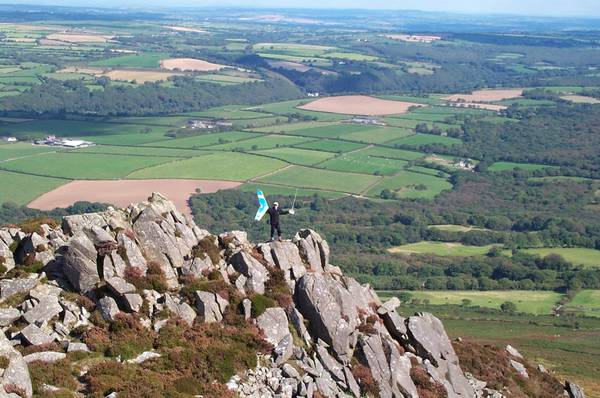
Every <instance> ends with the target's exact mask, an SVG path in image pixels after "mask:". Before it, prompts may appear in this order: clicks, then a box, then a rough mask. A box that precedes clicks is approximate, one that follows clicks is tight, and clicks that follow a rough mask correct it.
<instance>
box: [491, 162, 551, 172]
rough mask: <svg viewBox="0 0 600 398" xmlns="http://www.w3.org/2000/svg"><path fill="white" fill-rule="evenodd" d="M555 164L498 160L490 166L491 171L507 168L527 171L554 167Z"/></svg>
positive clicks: (505, 169)
mask: <svg viewBox="0 0 600 398" xmlns="http://www.w3.org/2000/svg"><path fill="white" fill-rule="evenodd" d="M552 167H554V166H547V165H544V164H535V163H514V162H496V163H493V164H491V165H490V166H489V167H488V170H489V171H507V170H514V169H520V170H527V171H535V170H541V169H547V168H552Z"/></svg>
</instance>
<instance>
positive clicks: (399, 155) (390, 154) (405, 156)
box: [360, 147, 425, 160]
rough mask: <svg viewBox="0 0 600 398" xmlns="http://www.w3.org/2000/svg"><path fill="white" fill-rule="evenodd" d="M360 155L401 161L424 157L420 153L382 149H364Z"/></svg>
mask: <svg viewBox="0 0 600 398" xmlns="http://www.w3.org/2000/svg"><path fill="white" fill-rule="evenodd" d="M360 153H363V154H365V155H371V156H379V157H382V158H392V159H402V160H416V159H420V158H422V157H424V156H425V154H424V153H422V152H414V151H406V150H403V149H394V148H384V147H371V148H366V149H364V150H362V151H360Z"/></svg>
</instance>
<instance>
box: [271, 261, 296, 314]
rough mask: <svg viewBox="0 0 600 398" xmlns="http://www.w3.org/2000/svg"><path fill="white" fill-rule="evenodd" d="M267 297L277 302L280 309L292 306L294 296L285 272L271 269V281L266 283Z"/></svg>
mask: <svg viewBox="0 0 600 398" xmlns="http://www.w3.org/2000/svg"><path fill="white" fill-rule="evenodd" d="M265 296H267V297H269V298H270V299H273V300H275V301H277V303H278V304H279V306H280V307H283V308H289V307H290V306H291V305H292V303H293V300H292V295H291V292H290V288H289V286H288V284H287V281H286V280H285V274H284V271H283V270H281V269H279V268H269V279H268V280H267V282H266V283H265Z"/></svg>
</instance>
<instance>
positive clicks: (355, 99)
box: [298, 95, 424, 116]
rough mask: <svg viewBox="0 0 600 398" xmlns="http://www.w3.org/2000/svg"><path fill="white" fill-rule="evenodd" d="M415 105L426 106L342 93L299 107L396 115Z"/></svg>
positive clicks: (345, 112)
mask: <svg viewBox="0 0 600 398" xmlns="http://www.w3.org/2000/svg"><path fill="white" fill-rule="evenodd" d="M413 106H424V105H423V104H416V103H414V102H403V101H392V100H384V99H380V98H374V97H369V96H366V95H342V96H339V97H327V98H320V99H318V100H315V101H312V102H309V103H308V104H304V105H301V106H299V107H298V108H299V109H304V110H307V111H316V112H327V113H341V114H345V115H372V116H383V115H395V114H399V113H406V112H408V110H409V109H410V108H411V107H413Z"/></svg>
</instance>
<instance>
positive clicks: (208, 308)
mask: <svg viewBox="0 0 600 398" xmlns="http://www.w3.org/2000/svg"><path fill="white" fill-rule="evenodd" d="M228 305H229V303H228V302H227V300H225V299H224V298H223V297H221V296H219V295H218V294H217V293H212V292H203V291H197V292H196V308H197V309H198V314H199V315H200V316H201V317H203V318H204V322H206V323H212V322H220V321H222V320H223V314H224V313H225V309H226V308H227V306H228Z"/></svg>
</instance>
